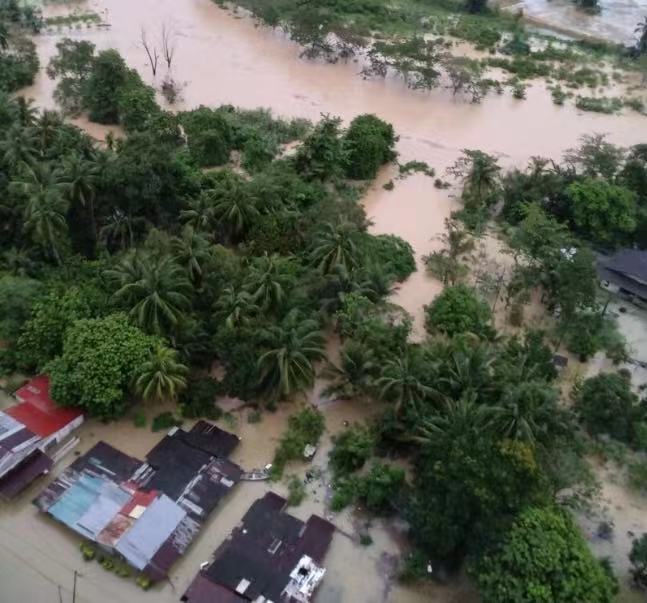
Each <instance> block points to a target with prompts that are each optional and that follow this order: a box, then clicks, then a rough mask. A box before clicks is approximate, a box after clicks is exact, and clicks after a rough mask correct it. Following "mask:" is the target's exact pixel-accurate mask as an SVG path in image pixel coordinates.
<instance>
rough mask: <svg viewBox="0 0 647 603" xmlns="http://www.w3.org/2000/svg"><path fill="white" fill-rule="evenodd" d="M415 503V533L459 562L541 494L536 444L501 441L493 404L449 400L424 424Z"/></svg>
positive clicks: (435, 551)
mask: <svg viewBox="0 0 647 603" xmlns="http://www.w3.org/2000/svg"><path fill="white" fill-rule="evenodd" d="M419 441H420V442H421V444H422V450H421V455H420V457H419V461H418V464H417V465H416V474H415V479H414V488H413V492H412V501H411V507H410V522H411V534H412V537H413V538H414V541H415V542H416V544H417V545H418V546H419V547H420V548H421V549H422V550H424V551H426V552H427V553H428V554H429V555H432V556H433V557H435V558H441V559H445V560H448V561H454V562H456V561H459V560H461V559H462V558H463V556H464V555H465V554H467V553H476V552H477V551H479V550H482V548H483V547H484V546H485V545H486V544H487V543H488V542H490V541H491V540H492V539H495V538H498V537H499V536H500V534H501V531H502V530H504V529H505V528H506V526H507V525H508V524H509V523H510V521H511V520H512V519H513V518H514V517H515V516H516V514H517V513H518V512H519V511H520V510H521V509H522V508H524V507H525V506H526V505H528V504H529V503H531V502H533V501H536V500H543V498H544V496H545V492H544V490H543V487H542V485H541V484H542V477H541V470H540V467H539V466H538V464H537V460H536V458H535V454H534V451H533V448H532V447H531V446H529V445H528V444H526V443H523V442H513V441H509V440H505V441H498V440H497V439H496V438H495V437H494V435H493V432H492V428H491V415H490V413H489V412H488V409H487V407H484V406H483V405H479V404H476V403H475V402H474V401H473V400H467V399H466V400H461V401H459V402H450V403H448V407H447V409H446V411H445V412H444V413H443V414H441V415H439V416H438V417H436V418H433V419H429V420H427V421H426V422H424V423H423V427H422V429H421V431H420V436H419Z"/></svg>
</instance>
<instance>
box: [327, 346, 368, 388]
mask: <svg viewBox="0 0 647 603" xmlns="http://www.w3.org/2000/svg"><path fill="white" fill-rule="evenodd" d="M340 360H341V362H340V366H336V365H335V364H333V363H332V362H330V363H328V366H327V367H326V369H325V370H324V376H325V377H326V378H328V379H330V380H331V381H332V383H331V384H330V386H329V387H327V388H326V390H325V391H324V395H325V396H327V397H331V396H335V397H339V398H342V399H346V400H347V399H350V398H356V397H359V396H363V395H366V393H367V392H368V390H370V389H371V387H372V385H373V381H374V376H375V373H376V372H377V367H378V365H377V362H376V361H375V356H374V354H373V351H372V350H371V349H369V348H367V347H366V346H365V345H363V344H361V343H359V342H356V341H353V340H350V341H349V342H348V343H347V344H346V345H344V347H343V349H342V351H341V358H340Z"/></svg>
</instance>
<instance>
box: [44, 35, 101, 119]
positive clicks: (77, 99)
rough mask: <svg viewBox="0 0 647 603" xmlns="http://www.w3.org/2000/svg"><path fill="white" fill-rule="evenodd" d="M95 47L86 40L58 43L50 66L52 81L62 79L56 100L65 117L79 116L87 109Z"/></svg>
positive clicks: (66, 40) (48, 68)
mask: <svg viewBox="0 0 647 603" xmlns="http://www.w3.org/2000/svg"><path fill="white" fill-rule="evenodd" d="M94 50H95V46H94V44H92V42H88V41H86V40H72V39H70V38H64V39H63V40H61V41H60V42H57V43H56V54H55V55H54V56H53V57H52V58H51V59H50V62H49V64H48V65H47V75H48V76H49V77H50V78H51V79H55V78H60V79H59V83H58V84H57V86H56V89H55V90H54V100H55V101H56V102H57V103H58V105H59V106H60V107H61V108H62V109H63V112H64V113H72V114H74V113H79V112H81V111H82V110H83V109H84V96H85V93H86V85H87V81H88V79H89V78H90V75H91V73H92V68H93V65H94V60H95V55H94Z"/></svg>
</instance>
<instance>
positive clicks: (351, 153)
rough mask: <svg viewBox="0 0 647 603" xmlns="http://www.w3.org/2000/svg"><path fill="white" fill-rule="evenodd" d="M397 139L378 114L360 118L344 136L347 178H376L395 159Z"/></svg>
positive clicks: (391, 128)
mask: <svg viewBox="0 0 647 603" xmlns="http://www.w3.org/2000/svg"><path fill="white" fill-rule="evenodd" d="M395 140H396V138H395V134H394V132H393V126H392V125H391V124H388V123H386V122H385V121H382V120H381V119H379V118H378V117H376V116H375V115H369V114H366V115H358V116H357V117H356V118H355V119H353V121H351V122H350V126H349V128H348V130H347V131H346V134H345V136H344V146H345V149H346V152H347V158H346V159H347V162H348V163H347V167H346V173H347V175H348V176H349V177H350V178H357V179H360V180H367V179H369V178H375V175H376V174H377V171H378V169H379V168H380V167H382V165H383V164H385V163H387V162H389V161H393V160H394V159H395V157H396V153H395V151H394V146H395Z"/></svg>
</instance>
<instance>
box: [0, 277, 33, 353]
mask: <svg viewBox="0 0 647 603" xmlns="http://www.w3.org/2000/svg"><path fill="white" fill-rule="evenodd" d="M42 292H43V284H42V283H41V282H40V281H37V280H35V279H31V278H26V277H23V276H9V275H3V276H0V340H2V341H7V342H13V341H14V340H15V339H16V338H17V337H18V335H19V333H20V330H21V329H22V327H23V325H24V323H25V322H26V321H27V320H28V319H29V316H30V313H31V308H32V306H33V304H34V302H35V301H36V300H37V299H38V296H39V295H40V294H42Z"/></svg>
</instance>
